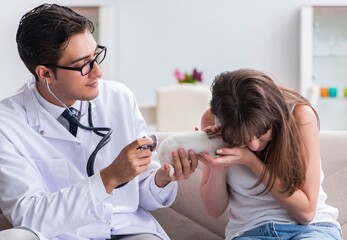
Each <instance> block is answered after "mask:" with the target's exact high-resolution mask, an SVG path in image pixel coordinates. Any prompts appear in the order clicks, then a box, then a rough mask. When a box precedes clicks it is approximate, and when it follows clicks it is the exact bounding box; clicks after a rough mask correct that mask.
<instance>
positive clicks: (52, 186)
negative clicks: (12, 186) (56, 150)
mask: <svg viewBox="0 0 347 240" xmlns="http://www.w3.org/2000/svg"><path fill="white" fill-rule="evenodd" d="M34 161H35V163H36V165H37V168H38V169H39V171H40V173H41V176H42V178H43V179H45V181H44V182H45V184H46V188H47V190H49V191H50V192H54V191H58V190H59V189H61V188H64V187H66V186H69V185H70V178H69V168H68V163H67V162H66V159H63V158H53V159H34Z"/></svg>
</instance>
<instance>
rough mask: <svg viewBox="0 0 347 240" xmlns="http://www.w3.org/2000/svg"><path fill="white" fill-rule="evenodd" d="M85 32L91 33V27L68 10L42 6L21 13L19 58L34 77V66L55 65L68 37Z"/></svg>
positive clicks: (55, 6)
mask: <svg viewBox="0 0 347 240" xmlns="http://www.w3.org/2000/svg"><path fill="white" fill-rule="evenodd" d="M86 30H88V31H89V32H91V33H93V32H94V24H93V23H92V22H91V21H90V20H88V19H87V18H85V17H84V16H81V15H80V14H78V13H76V12H74V11H73V10H72V9H70V8H68V7H64V6H59V5H57V4H42V5H40V6H38V7H36V8H34V9H32V10H31V11H29V12H27V13H26V14H24V15H23V17H22V18H21V20H20V22H19V26H18V30H17V35H16V41H17V49H18V52H19V56H20V58H21V59H22V61H23V62H24V64H25V65H26V67H27V68H28V70H29V71H30V72H31V73H32V74H33V75H34V76H35V77H36V78H37V75H36V73H35V68H36V66H37V65H40V64H47V63H49V64H57V62H58V61H59V59H60V58H61V52H62V51H63V50H64V49H65V47H66V46H67V44H68V42H69V40H70V38H71V37H72V36H73V35H75V34H78V33H82V32H84V31H86Z"/></svg>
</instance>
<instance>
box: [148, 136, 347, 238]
mask: <svg viewBox="0 0 347 240" xmlns="http://www.w3.org/2000/svg"><path fill="white" fill-rule="evenodd" d="M155 134H157V136H158V138H159V144H160V142H161V141H162V140H164V139H165V138H166V137H167V136H168V135H170V134H172V133H170V132H158V133H155ZM320 145H321V158H322V167H323V171H324V175H325V178H324V182H323V189H324V190H325V192H326V193H327V195H328V199H327V202H328V203H329V204H330V205H332V206H334V207H336V208H338V209H339V218H338V221H339V223H340V224H341V227H342V232H343V239H347V204H346V201H347V131H322V132H321V133H320ZM201 173H202V171H201V169H200V168H198V169H196V171H195V172H194V174H192V176H191V178H189V179H188V180H184V181H180V182H179V189H178V195H177V198H176V200H175V202H174V203H173V204H172V206H171V207H169V208H165V209H159V210H156V211H154V212H153V215H154V217H155V218H156V219H157V220H158V222H159V223H160V224H161V225H162V227H163V228H164V229H165V231H166V232H167V234H168V235H169V236H170V238H171V239H172V240H219V239H224V229H225V227H226V224H227V213H224V214H223V215H222V216H221V217H219V218H218V219H213V218H211V217H210V216H209V215H208V214H207V213H206V211H205V209H204V206H203V204H202V202H201V200H200V193H199V188H200V178H201Z"/></svg>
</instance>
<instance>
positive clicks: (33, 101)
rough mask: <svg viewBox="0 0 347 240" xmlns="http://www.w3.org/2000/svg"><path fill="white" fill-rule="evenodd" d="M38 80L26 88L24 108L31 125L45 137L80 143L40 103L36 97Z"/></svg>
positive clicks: (33, 79) (31, 80)
mask: <svg viewBox="0 0 347 240" xmlns="http://www.w3.org/2000/svg"><path fill="white" fill-rule="evenodd" d="M35 84H36V79H35V77H32V78H31V79H29V80H28V82H27V85H26V87H25V88H24V93H23V97H24V99H23V100H24V102H23V104H24V108H25V110H26V114H27V119H28V123H29V125H30V126H31V127H32V128H33V129H35V130H36V131H37V132H38V133H40V134H41V135H42V136H43V137H48V138H56V139H62V140H67V141H73V142H79V140H78V139H77V138H75V137H74V136H73V135H71V134H70V133H69V132H68V131H66V129H65V128H64V127H63V126H62V125H61V124H60V123H59V122H58V121H57V120H56V119H55V118H54V117H53V116H52V115H51V114H50V113H49V112H47V111H46V110H45V109H44V108H43V107H42V106H41V105H40V103H39V102H38V100H37V98H36V95H35V92H34V91H35V87H36V86H35Z"/></svg>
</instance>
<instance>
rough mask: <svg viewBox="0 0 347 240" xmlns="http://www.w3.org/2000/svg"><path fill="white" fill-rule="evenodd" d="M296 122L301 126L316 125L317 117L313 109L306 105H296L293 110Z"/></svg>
mask: <svg viewBox="0 0 347 240" xmlns="http://www.w3.org/2000/svg"><path fill="white" fill-rule="evenodd" d="M293 115H294V117H295V119H296V121H297V122H298V123H299V124H301V125H307V124H310V123H315V124H316V123H317V115H316V112H315V111H314V109H313V108H312V107H311V106H309V105H306V104H296V105H295V107H294V109H293Z"/></svg>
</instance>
